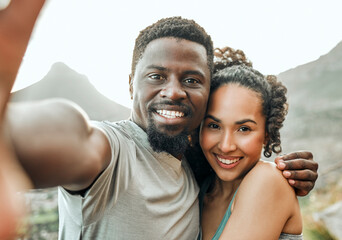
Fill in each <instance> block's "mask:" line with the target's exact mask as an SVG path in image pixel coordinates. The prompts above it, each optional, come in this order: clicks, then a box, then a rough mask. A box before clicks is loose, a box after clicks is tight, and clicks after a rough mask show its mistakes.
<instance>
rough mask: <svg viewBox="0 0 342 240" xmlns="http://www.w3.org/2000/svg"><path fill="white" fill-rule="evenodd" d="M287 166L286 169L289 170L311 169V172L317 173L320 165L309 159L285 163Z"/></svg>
mask: <svg viewBox="0 0 342 240" xmlns="http://www.w3.org/2000/svg"><path fill="white" fill-rule="evenodd" d="M282 163H283V164H285V168H284V169H287V170H302V169H309V170H311V171H314V172H317V169H318V163H317V162H315V161H312V160H308V159H300V158H298V159H294V160H287V161H283V162H282Z"/></svg>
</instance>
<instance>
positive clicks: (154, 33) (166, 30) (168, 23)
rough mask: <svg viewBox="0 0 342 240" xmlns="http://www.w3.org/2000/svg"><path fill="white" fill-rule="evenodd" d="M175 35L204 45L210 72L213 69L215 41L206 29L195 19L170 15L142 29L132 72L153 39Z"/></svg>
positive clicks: (135, 50)
mask: <svg viewBox="0 0 342 240" xmlns="http://www.w3.org/2000/svg"><path fill="white" fill-rule="evenodd" d="M164 37H174V38H178V39H185V40H189V41H192V42H196V43H199V44H201V45H202V46H204V48H205V49H206V51H207V61H208V67H209V70H210V73H212V71H213V58H214V55H213V51H214V50H213V42H212V40H211V37H210V36H209V35H208V34H207V33H206V31H205V30H204V29H203V28H202V27H201V26H200V25H198V24H197V23H196V22H195V21H194V20H189V19H185V18H182V17H169V18H163V19H160V20H159V21H158V22H156V23H154V24H152V25H150V26H148V27H147V28H145V29H144V30H142V31H141V32H140V34H139V36H138V37H137V38H136V40H135V46H134V50H133V59H132V69H131V71H132V72H131V74H132V75H134V73H135V68H136V65H137V64H138V62H139V60H140V58H141V57H142V55H143V53H144V51H145V49H146V46H147V45H148V44H149V43H150V42H151V41H153V40H155V39H159V38H164Z"/></svg>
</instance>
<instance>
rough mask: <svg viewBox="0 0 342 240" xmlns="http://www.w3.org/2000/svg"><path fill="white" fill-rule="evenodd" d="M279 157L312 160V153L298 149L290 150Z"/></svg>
mask: <svg viewBox="0 0 342 240" xmlns="http://www.w3.org/2000/svg"><path fill="white" fill-rule="evenodd" d="M281 158H282V159H283V160H285V161H287V160H292V159H298V158H302V159H308V160H312V159H313V155H312V153H311V152H308V151H299V152H292V153H288V154H285V155H283V156H281Z"/></svg>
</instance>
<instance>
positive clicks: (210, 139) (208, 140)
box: [200, 130, 218, 154]
mask: <svg viewBox="0 0 342 240" xmlns="http://www.w3.org/2000/svg"><path fill="white" fill-rule="evenodd" d="M217 141H218V136H217V134H213V133H210V132H209V131H207V130H202V132H201V140H200V144H201V147H202V150H203V152H204V153H205V154H208V152H209V151H210V150H212V149H213V147H215V145H216V144H217Z"/></svg>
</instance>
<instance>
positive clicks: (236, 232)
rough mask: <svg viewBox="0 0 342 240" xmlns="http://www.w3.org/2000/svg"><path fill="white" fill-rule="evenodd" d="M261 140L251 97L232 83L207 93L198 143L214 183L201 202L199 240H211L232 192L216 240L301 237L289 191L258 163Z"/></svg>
mask: <svg viewBox="0 0 342 240" xmlns="http://www.w3.org/2000/svg"><path fill="white" fill-rule="evenodd" d="M223 100H224V101H223ZM227 113H230V114H227ZM266 136H267V134H266V133H265V117H264V115H263V114H262V105H261V99H260V97H259V96H258V95H257V93H255V92H254V91H252V90H249V89H247V88H245V87H241V86H238V85H236V84H225V85H222V86H221V87H220V88H219V89H217V90H216V91H215V92H214V93H212V95H211V97H210V100H209V103H208V110H207V114H206V117H205V119H204V121H203V123H202V125H201V133H200V144H201V147H202V149H203V153H204V154H205V156H206V158H207V160H208V162H209V164H210V165H211V167H212V168H213V170H214V171H215V173H216V175H217V179H216V182H215V186H214V188H213V190H212V191H211V192H210V193H208V194H207V195H206V197H205V199H204V208H203V215H202V222H201V224H202V230H203V239H212V237H213V235H214V234H215V232H216V230H217V228H218V226H219V224H220V222H221V220H222V218H223V216H224V214H225V212H226V210H227V208H228V205H229V203H230V201H231V199H232V197H233V195H234V193H235V191H236V190H237V188H238V187H239V190H238V192H237V195H236V198H235V201H234V205H233V210H232V215H231V217H230V218H229V221H228V223H227V225H226V227H225V228H224V231H223V233H222V235H221V237H220V239H251V237H253V239H278V237H279V235H280V233H281V232H287V233H291V234H300V233H301V215H300V209H299V204H298V201H297V199H296V196H295V193H294V191H293V189H292V188H291V187H290V186H289V185H288V184H287V182H286V180H285V179H284V178H283V177H282V175H281V172H280V171H279V170H277V169H276V167H275V165H273V164H270V163H266V162H263V161H260V160H259V159H260V156H261V152H262V149H263V143H264V142H265V140H266ZM219 159H224V162H225V163H222V162H220V161H219ZM227 160H228V161H232V162H229V163H228V162H226V161H227ZM275 203H277V204H275ZM279 204H281V206H282V208H281V209H279V208H278V206H279ZM275 213H276V214H275ZM241 223H243V224H241ZM246 229H248V231H246Z"/></svg>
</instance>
